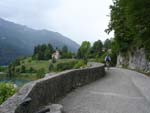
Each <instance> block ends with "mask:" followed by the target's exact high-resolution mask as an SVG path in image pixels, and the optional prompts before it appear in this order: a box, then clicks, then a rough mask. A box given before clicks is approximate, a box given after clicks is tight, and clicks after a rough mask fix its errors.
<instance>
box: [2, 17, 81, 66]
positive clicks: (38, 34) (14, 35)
mask: <svg viewBox="0 0 150 113" xmlns="http://www.w3.org/2000/svg"><path fill="white" fill-rule="evenodd" d="M43 43H51V44H52V45H53V47H58V48H62V47H63V46H64V45H66V46H68V49H69V50H70V51H72V52H76V51H77V49H78V47H79V45H78V44H77V43H75V42H74V41H72V40H70V39H69V38H67V37H64V36H63V35H61V34H59V33H57V32H52V31H48V30H34V29H31V28H28V27H26V26H23V25H19V24H15V23H13V22H9V21H6V20H4V19H1V18H0V65H5V64H8V63H9V62H11V61H12V60H14V59H16V58H17V57H19V56H28V55H32V53H33V49H34V46H36V45H38V44H43Z"/></svg>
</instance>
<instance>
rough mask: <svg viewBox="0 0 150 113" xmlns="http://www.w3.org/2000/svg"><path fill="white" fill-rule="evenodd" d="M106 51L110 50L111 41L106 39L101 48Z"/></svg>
mask: <svg viewBox="0 0 150 113" xmlns="http://www.w3.org/2000/svg"><path fill="white" fill-rule="evenodd" d="M103 47H104V48H105V49H106V50H108V49H111V40H109V39H106V40H105V42H104V46H103Z"/></svg>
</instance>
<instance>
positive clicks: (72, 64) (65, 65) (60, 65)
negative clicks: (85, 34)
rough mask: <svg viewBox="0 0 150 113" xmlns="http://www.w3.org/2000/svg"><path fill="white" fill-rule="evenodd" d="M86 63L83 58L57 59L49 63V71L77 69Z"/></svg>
mask: <svg viewBox="0 0 150 113" xmlns="http://www.w3.org/2000/svg"><path fill="white" fill-rule="evenodd" d="M85 66H86V63H85V61H84V60H64V61H58V62H56V63H55V64H54V63H50V64H49V71H54V72H60V71H64V70H68V69H77V68H80V67H85Z"/></svg>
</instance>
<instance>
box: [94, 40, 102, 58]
mask: <svg viewBox="0 0 150 113" xmlns="http://www.w3.org/2000/svg"><path fill="white" fill-rule="evenodd" d="M102 48H103V44H102V42H101V40H97V41H95V42H94V44H93V47H92V48H91V54H92V56H93V57H100V56H101V55H102Z"/></svg>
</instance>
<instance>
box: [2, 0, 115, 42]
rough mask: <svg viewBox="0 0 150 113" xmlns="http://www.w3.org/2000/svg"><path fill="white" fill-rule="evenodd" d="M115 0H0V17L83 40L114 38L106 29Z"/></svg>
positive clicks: (79, 40) (77, 40)
mask: <svg viewBox="0 0 150 113" xmlns="http://www.w3.org/2000/svg"><path fill="white" fill-rule="evenodd" d="M111 4H112V0H0V17H2V18H4V19H7V20H10V21H13V22H16V23H19V24H23V25H27V26H29V27H32V28H36V29H48V30H51V31H55V32H59V33H61V34H63V35H65V36H67V37H69V38H70V39H72V40H74V41H76V42H77V43H79V44H80V43H81V42H82V41H84V40H88V41H90V42H94V41H96V40H98V39H100V40H102V41H104V40H105V39H107V38H111V37H113V34H110V35H107V34H106V33H105V32H104V30H105V29H106V28H107V25H108V22H109V17H108V16H107V15H109V13H110V10H109V6H110V5H111Z"/></svg>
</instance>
